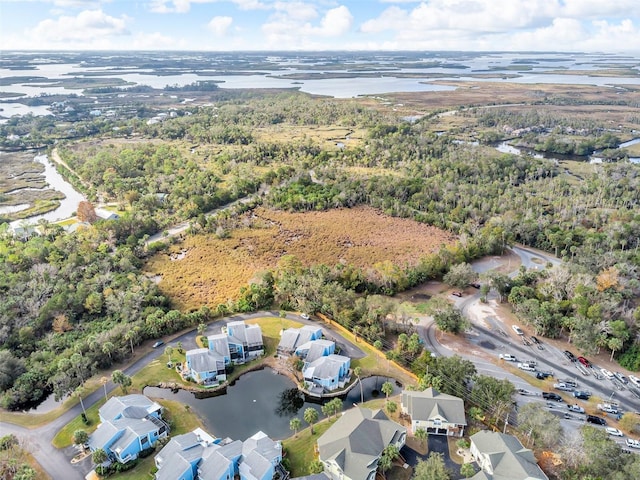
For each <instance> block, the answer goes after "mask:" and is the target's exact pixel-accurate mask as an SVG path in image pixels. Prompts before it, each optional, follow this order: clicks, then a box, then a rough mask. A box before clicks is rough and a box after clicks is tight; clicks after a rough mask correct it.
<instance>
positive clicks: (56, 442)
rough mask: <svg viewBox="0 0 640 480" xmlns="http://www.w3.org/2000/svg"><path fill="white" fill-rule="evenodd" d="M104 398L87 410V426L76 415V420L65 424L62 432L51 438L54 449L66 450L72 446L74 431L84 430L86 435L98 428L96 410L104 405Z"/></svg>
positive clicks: (98, 420) (79, 416) (80, 417)
mask: <svg viewBox="0 0 640 480" xmlns="http://www.w3.org/2000/svg"><path fill="white" fill-rule="evenodd" d="M104 402H105V400H104V398H103V399H101V400H100V401H99V402H97V403H95V404H94V405H92V406H91V408H87V418H88V419H89V425H85V424H84V422H83V421H82V416H81V415H78V416H77V417H76V418H74V419H73V420H71V421H70V422H69V423H67V424H66V425H65V426H64V427H63V428H62V430H60V431H59V432H58V434H57V435H56V436H55V437H53V441H52V442H51V443H52V444H53V446H54V447H56V448H66V447H68V446H70V445H72V444H73V433H74V432H75V431H76V430H84V431H86V432H87V433H92V432H93V431H94V430H95V429H96V428H98V424H99V423H100V418H99V417H98V409H99V408H100V407H101V406H102V405H104Z"/></svg>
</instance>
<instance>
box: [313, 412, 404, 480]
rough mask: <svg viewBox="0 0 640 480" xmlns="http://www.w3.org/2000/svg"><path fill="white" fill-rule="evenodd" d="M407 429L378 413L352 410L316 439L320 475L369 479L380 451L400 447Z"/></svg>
mask: <svg viewBox="0 0 640 480" xmlns="http://www.w3.org/2000/svg"><path fill="white" fill-rule="evenodd" d="M406 437H407V429H406V428H405V427H403V426H402V425H400V424H398V423H396V422H393V421H391V420H389V418H388V417H387V416H386V415H385V414H384V412H383V411H382V410H370V409H367V408H360V407H356V408H353V409H351V410H348V411H347V412H345V413H344V414H343V415H342V416H341V417H340V418H339V419H338V421H336V422H335V423H334V424H333V425H331V427H329V429H328V430H327V431H326V432H325V433H324V434H323V435H322V436H321V437H320V438H319V439H318V451H319V453H320V461H321V462H322V464H323V465H324V473H325V475H326V476H327V477H329V478H331V479H333V480H373V479H374V478H375V476H376V470H377V468H378V461H379V460H380V457H381V456H382V452H383V450H384V449H385V448H386V447H387V446H389V445H395V446H396V447H397V448H398V449H401V448H402V447H403V446H404V443H405V440H406Z"/></svg>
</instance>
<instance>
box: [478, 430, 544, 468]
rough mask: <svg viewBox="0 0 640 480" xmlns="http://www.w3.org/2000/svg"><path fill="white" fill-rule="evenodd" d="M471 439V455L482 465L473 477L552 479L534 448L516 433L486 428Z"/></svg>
mask: <svg viewBox="0 0 640 480" xmlns="http://www.w3.org/2000/svg"><path fill="white" fill-rule="evenodd" d="M470 440H471V455H473V458H474V459H475V461H476V462H478V465H479V466H480V468H481V469H482V470H481V471H480V472H478V473H476V474H475V475H474V476H473V477H471V479H472V480H548V477H547V476H546V475H545V474H544V472H543V471H542V469H541V468H540V467H539V466H538V462H537V460H536V457H535V456H534V455H533V452H532V451H531V450H529V449H528V448H525V447H524V446H523V445H522V443H520V440H518V439H517V438H516V437H514V436H513V435H507V434H504V433H500V432H491V431H487V430H483V431H480V432H478V433H476V434H474V435H472V436H471V437H470Z"/></svg>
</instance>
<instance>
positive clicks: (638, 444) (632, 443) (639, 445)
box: [626, 438, 640, 448]
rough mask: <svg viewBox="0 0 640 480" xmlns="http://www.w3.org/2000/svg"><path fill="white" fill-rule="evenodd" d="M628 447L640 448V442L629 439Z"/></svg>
mask: <svg viewBox="0 0 640 480" xmlns="http://www.w3.org/2000/svg"><path fill="white" fill-rule="evenodd" d="M626 443H627V447H631V448H640V440H634V439H633V438H627V440H626Z"/></svg>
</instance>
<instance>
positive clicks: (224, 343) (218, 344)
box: [207, 333, 231, 358]
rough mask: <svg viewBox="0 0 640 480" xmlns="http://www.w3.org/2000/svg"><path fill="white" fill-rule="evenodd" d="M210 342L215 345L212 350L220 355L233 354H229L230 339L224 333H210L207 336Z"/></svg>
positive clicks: (228, 355)
mask: <svg viewBox="0 0 640 480" xmlns="http://www.w3.org/2000/svg"><path fill="white" fill-rule="evenodd" d="M207 339H208V340H209V342H210V343H212V344H213V345H212V346H213V349H212V351H214V352H216V353H217V354H218V355H221V356H223V357H227V358H229V357H230V356H231V355H230V354H229V340H228V339H227V336H226V335H225V334H224V333H217V334H215V335H209V337H207Z"/></svg>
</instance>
